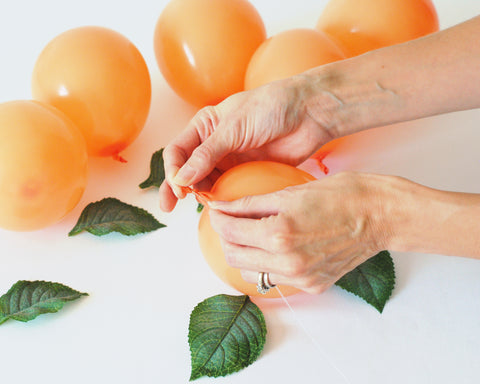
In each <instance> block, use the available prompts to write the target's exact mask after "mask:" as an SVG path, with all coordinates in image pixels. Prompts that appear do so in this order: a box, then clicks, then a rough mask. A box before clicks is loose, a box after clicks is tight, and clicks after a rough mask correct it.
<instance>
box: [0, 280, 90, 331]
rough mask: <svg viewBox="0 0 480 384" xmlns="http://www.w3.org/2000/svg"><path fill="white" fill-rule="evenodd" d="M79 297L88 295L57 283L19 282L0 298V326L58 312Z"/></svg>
mask: <svg viewBox="0 0 480 384" xmlns="http://www.w3.org/2000/svg"><path fill="white" fill-rule="evenodd" d="M81 296H88V294H87V293H82V292H78V291H76V290H74V289H72V288H69V287H67V286H65V285H63V284H59V283H52V282H48V281H26V280H20V281H18V282H16V283H15V284H14V285H13V286H12V287H11V288H10V289H9V291H8V292H7V293H6V294H5V295H3V296H2V297H0V324H2V323H4V322H5V321H7V320H9V319H13V320H18V321H24V322H26V321H30V320H33V319H35V318H36V317H37V316H38V315H41V314H42V313H53V312H58V311H59V310H60V309H62V307H63V305H64V304H65V303H66V302H67V301H72V300H76V299H78V298H80V297H81Z"/></svg>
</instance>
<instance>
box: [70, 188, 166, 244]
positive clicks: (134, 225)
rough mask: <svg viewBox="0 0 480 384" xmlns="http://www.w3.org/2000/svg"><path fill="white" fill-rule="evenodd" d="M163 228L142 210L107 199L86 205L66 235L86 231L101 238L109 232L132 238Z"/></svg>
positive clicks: (110, 198) (162, 225) (116, 200)
mask: <svg viewBox="0 0 480 384" xmlns="http://www.w3.org/2000/svg"><path fill="white" fill-rule="evenodd" d="M163 227H165V225H164V224H161V223H160V222H158V220H157V219H155V217H153V216H152V215H151V214H150V213H149V212H147V211H145V210H144V209H142V208H138V207H135V206H133V205H130V204H126V203H124V202H122V201H120V200H118V199H115V198H112V197H108V198H105V199H103V200H100V201H97V202H95V203H90V204H88V205H87V206H86V207H85V209H84V210H83V212H82V213H81V215H80V218H79V219H78V221H77V224H76V225H75V227H74V228H73V229H72V230H71V231H70V233H69V234H68V235H69V236H74V235H77V234H79V233H80V232H82V231H88V232H90V233H91V234H93V235H95V236H103V235H106V234H107V233H110V232H119V233H121V234H123V235H127V236H132V235H137V234H139V233H145V232H151V231H154V230H156V229H159V228H163Z"/></svg>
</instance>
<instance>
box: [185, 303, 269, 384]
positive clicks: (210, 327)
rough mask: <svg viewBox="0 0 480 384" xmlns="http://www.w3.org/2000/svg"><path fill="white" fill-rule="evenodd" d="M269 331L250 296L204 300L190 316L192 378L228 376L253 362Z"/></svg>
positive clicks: (189, 335)
mask: <svg viewBox="0 0 480 384" xmlns="http://www.w3.org/2000/svg"><path fill="white" fill-rule="evenodd" d="M266 334H267V328H266V325H265V319H264V317H263V314H262V312H261V311H260V309H259V308H258V307H257V306H256V305H255V304H254V303H253V302H252V301H251V300H250V298H249V297H248V296H230V295H216V296H213V297H210V298H208V299H206V300H204V301H202V302H201V303H200V304H198V305H197V306H196V307H195V309H194V310H193V311H192V314H191V315H190V325H189V332H188V343H189V345H190V352H191V359H192V373H191V376H190V381H192V380H196V379H198V378H200V377H202V376H210V377H219V376H225V375H228V374H230V373H233V372H237V371H239V370H241V369H243V368H245V367H247V366H248V365H250V364H252V363H253V362H254V361H255V360H256V359H257V358H258V356H259V355H260V353H261V352H262V349H263V346H264V345H265V339H266Z"/></svg>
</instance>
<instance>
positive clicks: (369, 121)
mask: <svg viewBox="0 0 480 384" xmlns="http://www.w3.org/2000/svg"><path fill="white" fill-rule="evenodd" d="M374 54H375V55H376V54H377V53H371V54H369V55H368V56H369V57H367V56H366V57H358V58H354V59H350V60H344V61H340V62H335V63H332V64H328V65H324V66H321V67H318V68H315V69H312V70H310V71H307V72H304V73H303V74H302V75H300V76H302V78H303V83H304V95H303V96H304V98H305V105H306V109H307V111H308V114H309V115H310V116H311V117H312V118H313V119H314V120H315V121H316V122H317V123H318V124H319V125H321V126H322V127H324V128H325V129H327V130H328V131H329V133H330V134H331V136H332V137H334V138H338V137H341V136H346V135H349V134H352V133H355V132H358V131H360V130H364V129H368V128H374V127H379V126H382V125H388V124H391V123H394V122H397V121H401V120H404V116H402V114H403V113H404V107H405V98H404V97H403V96H402V92H400V91H399V89H400V87H396V84H394V82H392V81H389V80H388V78H387V77H386V76H384V75H383V74H382V68H383V66H382V65H381V64H380V63H381V61H380V60H377V59H375V58H372V56H373V55H374Z"/></svg>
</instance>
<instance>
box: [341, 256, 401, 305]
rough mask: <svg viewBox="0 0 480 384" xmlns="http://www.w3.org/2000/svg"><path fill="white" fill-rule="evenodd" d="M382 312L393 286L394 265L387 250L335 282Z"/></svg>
mask: <svg viewBox="0 0 480 384" xmlns="http://www.w3.org/2000/svg"><path fill="white" fill-rule="evenodd" d="M335 284H336V285H338V286H339V287H341V288H343V289H345V290H346V291H348V292H351V293H353V294H355V295H357V296H359V297H361V298H362V299H363V300H365V301H366V302H367V303H369V304H371V305H372V306H374V307H375V308H376V309H377V310H378V311H379V312H380V313H382V311H383V308H384V307H385V303H386V302H387V300H388V299H389V298H390V296H391V294H392V292H393V287H394V286H395V267H394V265H393V260H392V258H391V256H390V253H389V252H388V251H382V252H380V253H379V254H377V255H376V256H374V257H372V258H370V259H368V260H367V261H365V262H364V263H363V264H360V265H359V266H358V267H357V268H355V269H354V270H352V271H350V272H349V273H347V274H346V275H344V276H343V277H341V278H340V279H339V280H338V281H337V282H336V283H335Z"/></svg>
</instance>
